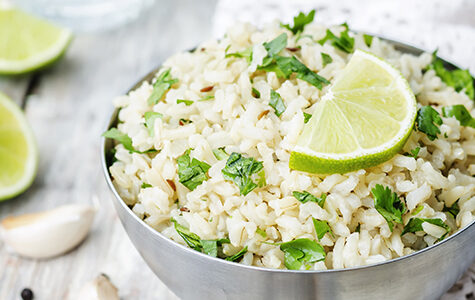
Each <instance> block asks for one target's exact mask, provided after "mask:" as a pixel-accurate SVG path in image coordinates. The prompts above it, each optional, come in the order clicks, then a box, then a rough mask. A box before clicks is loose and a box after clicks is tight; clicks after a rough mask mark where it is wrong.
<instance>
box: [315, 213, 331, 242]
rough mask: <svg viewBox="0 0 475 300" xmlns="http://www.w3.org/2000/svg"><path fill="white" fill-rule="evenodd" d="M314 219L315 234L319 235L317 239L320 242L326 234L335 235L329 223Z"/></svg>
mask: <svg viewBox="0 0 475 300" xmlns="http://www.w3.org/2000/svg"><path fill="white" fill-rule="evenodd" d="M312 219H313V226H314V227H315V232H316V233H317V238H318V240H321V239H322V238H323V236H324V235H325V233H327V232H329V233H330V234H331V235H333V232H332V229H331V228H330V226H329V225H328V222H327V221H324V220H317V219H315V218H312Z"/></svg>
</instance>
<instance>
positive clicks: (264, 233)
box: [256, 227, 267, 238]
mask: <svg viewBox="0 0 475 300" xmlns="http://www.w3.org/2000/svg"><path fill="white" fill-rule="evenodd" d="M256 233H257V234H258V235H260V236H262V237H263V238H266V237H267V233H266V232H265V231H264V230H262V229H260V228H259V227H257V229H256Z"/></svg>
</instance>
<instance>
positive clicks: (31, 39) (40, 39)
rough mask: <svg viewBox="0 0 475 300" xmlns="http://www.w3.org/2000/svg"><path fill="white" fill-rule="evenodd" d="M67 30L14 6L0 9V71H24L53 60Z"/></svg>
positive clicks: (65, 42)
mask: <svg viewBox="0 0 475 300" xmlns="http://www.w3.org/2000/svg"><path fill="white" fill-rule="evenodd" d="M71 37H72V34H71V32H70V31H69V30H67V29H64V28H60V27H57V26H55V25H53V24H51V23H49V22H46V21H43V20H40V19H37V18H35V17H33V16H30V15H28V14H26V13H23V12H21V11H18V10H14V9H0V74H23V73H28V72H30V71H34V70H37V69H39V68H41V67H44V66H47V65H49V64H50V63H52V62H54V61H56V60H57V59H58V58H59V57H61V55H62V54H63V53H64V51H65V50H66V48H67V47H68V45H69V42H70V41H71Z"/></svg>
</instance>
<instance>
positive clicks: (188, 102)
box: [176, 99, 193, 106]
mask: <svg viewBox="0 0 475 300" xmlns="http://www.w3.org/2000/svg"><path fill="white" fill-rule="evenodd" d="M179 103H185V105H186V106H190V105H192V104H193V101H192V100H185V99H177V100H176V104H179Z"/></svg>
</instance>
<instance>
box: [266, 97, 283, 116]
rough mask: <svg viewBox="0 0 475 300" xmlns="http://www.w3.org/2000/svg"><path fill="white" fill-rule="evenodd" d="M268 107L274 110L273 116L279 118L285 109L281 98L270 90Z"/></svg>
mask: <svg viewBox="0 0 475 300" xmlns="http://www.w3.org/2000/svg"><path fill="white" fill-rule="evenodd" d="M269 105H270V106H271V107H272V108H273V109H274V112H275V115H276V116H278V117H280V115H281V114H282V113H283V112H284V111H285V108H286V107H285V104H284V101H283V100H282V97H280V95H279V93H277V92H276V91H274V90H270V101H269Z"/></svg>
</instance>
